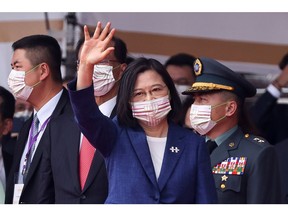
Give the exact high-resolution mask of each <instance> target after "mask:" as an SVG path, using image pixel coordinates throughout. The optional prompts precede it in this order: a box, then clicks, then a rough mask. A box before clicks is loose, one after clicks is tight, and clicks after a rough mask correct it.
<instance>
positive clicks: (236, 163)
mask: <svg viewBox="0 0 288 216" xmlns="http://www.w3.org/2000/svg"><path fill="white" fill-rule="evenodd" d="M246 162H247V157H230V158H227V159H226V160H225V161H222V162H221V163H219V164H217V165H216V166H214V167H213V169H212V173H213V174H228V175H243V174H244V169H245V165H246Z"/></svg>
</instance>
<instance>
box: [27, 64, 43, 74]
mask: <svg viewBox="0 0 288 216" xmlns="http://www.w3.org/2000/svg"><path fill="white" fill-rule="evenodd" d="M40 65H41V63H40V64H38V65H36V66H35V67H33V68H31V69H30V70H28V71H27V72H25V76H26V74H28V73H30V72H32V71H33V70H35V69H36V68H37V67H39V66H40Z"/></svg>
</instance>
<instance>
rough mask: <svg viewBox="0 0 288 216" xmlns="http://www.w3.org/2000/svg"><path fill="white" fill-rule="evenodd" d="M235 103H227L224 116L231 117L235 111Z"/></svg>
mask: <svg viewBox="0 0 288 216" xmlns="http://www.w3.org/2000/svg"><path fill="white" fill-rule="evenodd" d="M237 107H238V105H237V103H236V101H229V102H228V103H227V105H226V116H232V115H234V113H235V112H236V110H237Z"/></svg>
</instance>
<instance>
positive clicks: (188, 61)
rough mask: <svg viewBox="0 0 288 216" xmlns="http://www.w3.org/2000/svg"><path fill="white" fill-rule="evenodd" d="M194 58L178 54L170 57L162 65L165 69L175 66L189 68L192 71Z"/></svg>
mask: <svg viewBox="0 0 288 216" xmlns="http://www.w3.org/2000/svg"><path fill="white" fill-rule="evenodd" d="M195 60H196V58H195V57H194V56H193V55H190V54H186V53H179V54H176V55H173V56H171V57H170V58H169V59H168V60H167V61H166V62H165V64H164V66H165V68H167V66H168V65H177V66H180V67H182V66H189V67H191V69H192V71H193V68H194V61H195Z"/></svg>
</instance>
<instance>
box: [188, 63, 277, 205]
mask: <svg viewBox="0 0 288 216" xmlns="http://www.w3.org/2000/svg"><path fill="white" fill-rule="evenodd" d="M194 72H195V75H196V81H195V83H194V84H193V85H192V87H190V88H189V89H187V90H186V91H185V92H183V94H190V95H193V96H194V100H195V101H194V103H193V104H192V106H191V108H190V124H191V127H192V128H193V129H194V130H195V131H197V132H198V133H199V134H201V135H205V136H206V141H207V146H208V149H209V151H210V158H211V167H212V173H213V175H214V180H215V186H216V189H217V193H218V201H219V203H222V204H229V203H230V204H244V203H250V204H266V203H282V200H281V188H280V183H279V181H280V175H279V170H278V169H279V167H278V163H277V158H276V153H275V149H274V147H273V146H272V145H270V144H269V143H268V142H267V141H266V140H264V139H263V138H261V137H257V136H254V135H252V134H248V133H247V134H245V133H244V132H243V131H244V130H246V129H247V128H245V127H246V126H247V125H245V124H242V122H243V118H244V117H243V109H244V102H245V98H246V97H253V96H254V95H255V94H256V89H255V87H254V86H252V85H251V84H250V83H249V82H248V81H247V80H245V79H244V78H243V77H242V76H241V75H239V74H237V73H235V72H234V71H232V70H231V69H229V68H227V67H226V66H224V65H222V64H221V63H219V62H217V61H216V60H214V59H210V58H205V57H203V58H199V59H197V60H196V61H195V63H194Z"/></svg>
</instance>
